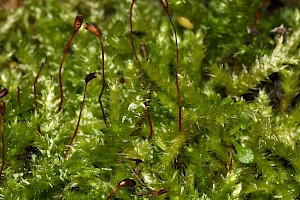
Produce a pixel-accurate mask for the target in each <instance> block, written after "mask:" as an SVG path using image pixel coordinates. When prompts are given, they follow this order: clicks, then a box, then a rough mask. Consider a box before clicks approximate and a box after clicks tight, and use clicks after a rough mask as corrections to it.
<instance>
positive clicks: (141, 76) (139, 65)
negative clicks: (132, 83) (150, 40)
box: [129, 0, 145, 91]
mask: <svg viewBox="0 0 300 200" xmlns="http://www.w3.org/2000/svg"><path fill="white" fill-rule="evenodd" d="M134 2H135V0H132V1H131V6H130V19H129V21H130V41H131V46H132V49H133V54H134V58H135V60H136V64H137V68H138V72H139V74H140V80H141V86H142V90H143V91H144V90H145V84H144V78H143V72H142V70H141V64H140V62H139V59H138V56H137V53H136V49H135V46H134V41H133V31H132V10H133V5H134Z"/></svg>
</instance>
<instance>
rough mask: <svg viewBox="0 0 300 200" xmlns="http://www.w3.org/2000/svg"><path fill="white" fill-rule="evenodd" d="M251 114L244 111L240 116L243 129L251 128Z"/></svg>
mask: <svg viewBox="0 0 300 200" xmlns="http://www.w3.org/2000/svg"><path fill="white" fill-rule="evenodd" d="M250 119H251V118H250V116H249V114H248V113H246V112H243V113H242V114H241V116H240V126H241V129H242V130H245V129H248V128H249V123H250Z"/></svg>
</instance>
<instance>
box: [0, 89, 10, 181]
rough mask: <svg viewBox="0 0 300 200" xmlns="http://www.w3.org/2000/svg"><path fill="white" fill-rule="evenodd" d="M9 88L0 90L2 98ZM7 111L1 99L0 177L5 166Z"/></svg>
mask: <svg viewBox="0 0 300 200" xmlns="http://www.w3.org/2000/svg"><path fill="white" fill-rule="evenodd" d="M7 93H8V90H7V89H6V88H4V89H2V90H1V91H0V98H3V97H5V96H6V95H7ZM5 112H6V105H5V102H4V101H0V130H1V144H2V152H1V155H2V156H1V168H0V179H1V177H2V172H3V168H4V161H5V146H4V115H5Z"/></svg>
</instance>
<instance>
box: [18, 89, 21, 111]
mask: <svg viewBox="0 0 300 200" xmlns="http://www.w3.org/2000/svg"><path fill="white" fill-rule="evenodd" d="M18 105H19V106H21V88H20V85H18Z"/></svg>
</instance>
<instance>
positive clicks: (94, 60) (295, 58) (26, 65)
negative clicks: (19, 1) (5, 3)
mask: <svg viewBox="0 0 300 200" xmlns="http://www.w3.org/2000/svg"><path fill="white" fill-rule="evenodd" d="M149 2H150V1H136V3H135V6H134V11H133V29H134V31H135V33H136V34H134V42H135V46H136V48H137V49H138V47H139V44H140V42H144V43H145V45H146V48H147V50H148V54H149V58H150V59H149V60H148V61H145V60H144V59H142V56H141V55H140V53H139V52H138V55H139V59H140V61H141V68H142V71H143V74H144V77H145V83H146V84H145V87H146V90H145V91H142V90H141V84H140V79H139V75H138V71H137V66H136V62H135V60H134V56H133V51H132V47H131V44H130V32H129V31H130V27H129V9H130V3H131V1H129V0H126V1H125V0H123V1H119V0H109V1H108V0H105V1H98V2H90V1H80V0H77V1H72V3H70V2H67V1H64V2H63V3H59V4H58V3H57V2H56V1H41V2H38V1H33V0H28V1H25V2H24V6H23V7H22V8H18V9H17V10H15V11H14V12H9V11H7V10H3V9H1V12H0V13H1V14H0V21H1V26H2V27H1V29H0V49H1V55H0V77H1V79H0V80H1V81H0V86H1V87H2V88H3V87H6V88H8V90H9V94H8V95H7V96H6V97H4V98H3V99H1V100H3V101H5V102H6V105H7V112H6V114H5V117H4V120H5V125H4V133H5V145H6V146H5V156H6V159H5V165H4V171H3V172H4V173H3V177H2V179H1V183H0V198H1V199H58V198H59V196H60V195H61V194H62V195H63V198H64V199H106V198H107V196H108V195H109V193H110V192H111V191H112V190H113V189H114V188H115V187H116V186H117V184H118V183H119V182H120V181H121V180H123V179H126V178H131V179H133V180H135V181H136V183H137V185H136V191H137V192H138V193H147V192H148V190H147V188H148V189H149V188H151V190H153V191H158V190H160V189H162V188H165V189H166V188H169V189H170V191H169V192H167V193H165V194H162V195H160V196H158V197H157V199H174V200H176V199H245V198H247V199H276V198H282V199H297V198H299V196H300V192H299V187H300V160H299V154H300V152H299V141H300V137H299V130H300V129H299V128H300V126H299V121H300V106H299V104H298V102H299V82H300V79H299V74H300V70H299V60H300V54H299V44H300V37H299V35H300V28H299V27H300V26H299V24H300V12H299V9H296V8H287V7H286V8H282V9H281V10H280V11H279V12H278V13H276V14H273V15H271V16H268V15H267V14H266V11H264V12H263V14H262V18H261V20H260V24H259V25H257V26H256V31H257V32H256V33H255V34H254V33H253V32H252V33H249V32H247V28H248V29H250V28H253V21H254V16H255V13H256V12H257V10H258V9H259V6H260V4H261V1H259V0H255V1H252V2H250V1H238V0H234V1H228V0H222V1H219V0H212V1H205V0H203V1H197V0H189V1H183V0H169V9H170V13H171V16H172V19H173V20H174V24H175V26H176V29H177V33H178V41H179V85H180V90H181V99H182V102H181V103H182V107H183V113H182V114H183V118H182V120H183V129H182V131H181V132H178V124H177V123H178V122H177V117H178V107H177V93H176V86H175V41H174V33H173V29H172V27H171V25H170V23H169V21H168V18H167V15H166V13H165V12H164V9H163V7H162V6H161V5H160V2H159V1H157V2H156V1H155V2H154V1H153V2H152V1H151V3H149ZM77 13H78V14H83V15H84V22H92V23H94V24H96V25H97V26H98V27H99V29H100V30H101V34H102V36H103V43H104V49H105V76H106V82H107V87H106V88H105V90H104V94H103V96H102V102H103V105H104V108H105V114H106V116H107V119H108V124H109V128H107V127H106V125H105V123H104V122H103V117H102V114H101V108H100V106H99V103H98V95H99V93H100V91H101V88H102V85H101V82H102V80H101V78H100V77H99V78H97V79H95V80H93V81H91V82H90V83H89V85H88V88H87V99H86V102H85V106H84V109H83V113H82V119H81V124H80V127H79V131H78V134H77V136H76V138H75V140H74V143H73V145H72V147H71V151H70V154H69V155H68V159H67V160H64V159H63V156H64V152H65V150H66V147H67V144H68V143H69V141H70V139H71V137H72V134H73V132H74V130H75V126H76V123H77V119H78V116H79V108H80V105H81V101H82V98H83V90H84V79H85V76H86V75H87V74H89V73H91V72H96V71H98V72H100V71H101V47H100V45H99V41H98V40H97V38H96V37H95V36H93V35H92V34H90V33H88V32H87V31H85V30H84V28H81V29H80V30H79V31H78V33H77V35H76V36H75V38H74V40H73V42H72V44H71V47H70V51H69V52H68V54H67V57H66V61H65V64H64V68H63V86H64V96H65V99H64V103H63V110H62V112H60V113H59V114H58V113H57V109H58V104H59V80H58V71H59V63H60V60H61V57H62V53H63V50H64V47H65V45H66V43H67V41H68V39H69V37H70V36H71V34H72V31H73V23H74V19H75V17H76V15H77ZM178 16H185V17H187V18H188V19H190V20H191V21H192V23H193V25H194V29H192V30H187V29H185V28H184V27H182V26H180V24H179V23H178V22H177V21H176V17H178ZM281 24H284V26H285V27H288V28H289V27H290V28H292V32H291V33H290V34H287V35H285V36H284V37H283V36H282V37H275V35H276V34H277V33H271V32H270V31H271V30H272V29H274V28H275V27H278V26H280V25H281ZM274 38H276V39H274ZM42 62H45V66H44V68H43V71H42V73H41V76H40V79H39V81H38V83H37V99H38V108H39V109H38V110H37V109H36V108H35V104H34V97H33V83H34V80H35V76H36V75H37V72H38V69H39V67H40V65H41V63H42ZM274 77H275V78H274ZM121 80H124V81H125V82H124V83H123V82H122V81H121ZM150 81H151V82H152V88H151V90H152V94H151V102H150V107H149V110H150V116H151V118H152V122H153V127H154V135H153V138H152V140H150V141H149V140H148V139H147V138H148V135H149V124H148V122H147V120H145V121H144V123H142V125H141V127H140V128H138V126H137V124H138V123H139V121H140V120H141V118H142V116H143V115H144V111H145V105H144V101H145V99H144V97H145V96H149V95H148V90H149V88H148V83H149V82H150ZM18 86H19V87H20V89H21V106H19V105H18V98H17V94H18V93H17V91H18ZM38 126H39V127H40V133H39V132H38ZM132 159H140V160H142V161H143V162H142V163H139V165H138V166H136V165H135V161H133V160H132ZM231 159H232V161H233V164H232V169H231V170H229V165H230V160H231ZM135 167H136V170H140V172H139V173H136V174H133V173H132V170H133V169H135ZM139 179H142V180H143V181H144V182H141V181H140V180H139ZM115 197H116V198H119V199H150V198H151V195H144V196H143V197H138V196H136V195H134V194H132V193H130V191H129V190H127V189H125V188H124V189H121V190H120V191H118V192H117V193H116V194H115Z"/></svg>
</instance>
